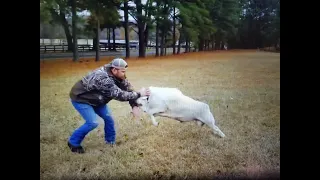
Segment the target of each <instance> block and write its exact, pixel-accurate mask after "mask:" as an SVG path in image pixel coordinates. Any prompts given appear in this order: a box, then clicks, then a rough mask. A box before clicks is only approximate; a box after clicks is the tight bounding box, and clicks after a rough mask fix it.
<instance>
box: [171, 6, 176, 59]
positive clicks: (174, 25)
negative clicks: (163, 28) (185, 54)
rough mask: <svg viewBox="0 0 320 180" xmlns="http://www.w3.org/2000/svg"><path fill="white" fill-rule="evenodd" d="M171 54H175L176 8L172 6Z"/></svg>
mask: <svg viewBox="0 0 320 180" xmlns="http://www.w3.org/2000/svg"><path fill="white" fill-rule="evenodd" d="M172 41H173V42H172V48H173V52H172V54H176V8H175V7H174V6H173V36H172Z"/></svg>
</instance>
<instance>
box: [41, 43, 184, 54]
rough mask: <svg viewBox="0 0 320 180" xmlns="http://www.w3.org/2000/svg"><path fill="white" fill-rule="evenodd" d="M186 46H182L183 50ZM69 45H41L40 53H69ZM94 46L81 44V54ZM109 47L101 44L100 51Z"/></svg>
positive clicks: (79, 46)
mask: <svg viewBox="0 0 320 180" xmlns="http://www.w3.org/2000/svg"><path fill="white" fill-rule="evenodd" d="M184 47H185V46H183V45H181V48H184ZM112 48H113V44H111V49H112ZM151 48H155V46H154V45H148V46H147V49H151ZM130 49H138V47H137V46H136V45H130ZM67 50H68V45H40V53H47V52H67ZM92 50H93V45H90V44H80V45H78V51H79V52H86V51H92ZM108 50H109V47H108V45H105V44H100V51H108ZM116 50H120V51H121V50H125V45H122V44H120V45H116Z"/></svg>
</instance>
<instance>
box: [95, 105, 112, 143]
mask: <svg viewBox="0 0 320 180" xmlns="http://www.w3.org/2000/svg"><path fill="white" fill-rule="evenodd" d="M94 110H95V112H96V113H97V114H98V115H99V116H100V117H101V118H102V119H103V120H104V133H105V134H104V137H105V141H106V143H107V144H114V143H115V141H116V130H115V127H114V120H113V117H112V116H111V111H110V109H109V107H108V106H107V105H103V106H99V107H95V108H94Z"/></svg>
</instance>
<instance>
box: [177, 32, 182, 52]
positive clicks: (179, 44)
mask: <svg viewBox="0 0 320 180" xmlns="http://www.w3.org/2000/svg"><path fill="white" fill-rule="evenodd" d="M180 48H181V34H180V37H179V42H178V52H177V54H180Z"/></svg>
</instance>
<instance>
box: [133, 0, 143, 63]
mask: <svg viewBox="0 0 320 180" xmlns="http://www.w3.org/2000/svg"><path fill="white" fill-rule="evenodd" d="M135 4H136V8H137V16H138V17H137V24H138V36H139V57H145V51H144V45H145V44H144V26H145V24H144V22H143V18H142V17H143V15H142V4H141V0H137V1H136V3H135Z"/></svg>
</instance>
